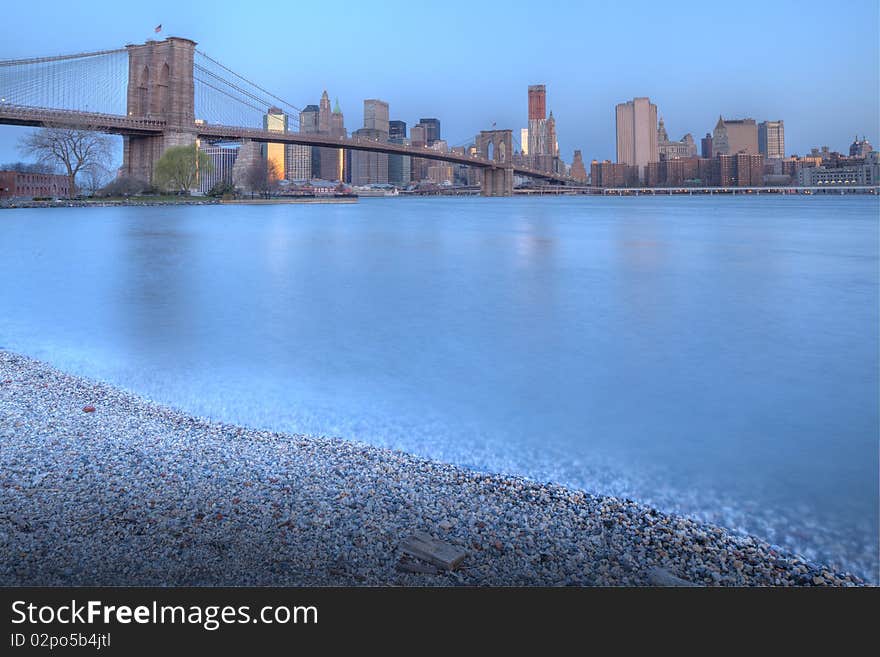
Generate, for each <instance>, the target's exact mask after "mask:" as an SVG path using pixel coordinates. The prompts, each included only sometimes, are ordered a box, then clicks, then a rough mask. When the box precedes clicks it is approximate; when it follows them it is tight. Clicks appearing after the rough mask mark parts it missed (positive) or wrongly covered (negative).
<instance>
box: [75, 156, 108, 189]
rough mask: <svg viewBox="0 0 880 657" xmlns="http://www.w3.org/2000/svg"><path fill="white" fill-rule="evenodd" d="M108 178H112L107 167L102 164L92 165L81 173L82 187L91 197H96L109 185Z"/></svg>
mask: <svg viewBox="0 0 880 657" xmlns="http://www.w3.org/2000/svg"><path fill="white" fill-rule="evenodd" d="M108 178H110V171H109V170H108V169H107V167H105V166H103V165H101V164H92V165H90V166H87V167H85V168H84V169H83V170H82V171H81V172H80V177H79V179H80V182H81V185H80V186H81V187H82V188H84V189H86V190H87V191H88V192H89V195H90V196H95V195H97V193H98V191H99V190H100V189H101V188H102V187H103V186H104V185H105V184H106V183H107V181H108Z"/></svg>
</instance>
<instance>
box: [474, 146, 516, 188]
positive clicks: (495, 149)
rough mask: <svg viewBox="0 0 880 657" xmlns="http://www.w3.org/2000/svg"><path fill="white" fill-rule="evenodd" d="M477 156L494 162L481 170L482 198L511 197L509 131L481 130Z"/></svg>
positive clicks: (511, 151) (511, 152)
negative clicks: (489, 166)
mask: <svg viewBox="0 0 880 657" xmlns="http://www.w3.org/2000/svg"><path fill="white" fill-rule="evenodd" d="M477 150H478V152H479V154H480V155H481V156H483V157H485V158H488V159H490V160H492V161H493V162H495V164H496V166H495V167H494V168H491V169H489V168H486V169H483V182H482V184H481V185H480V193H481V194H482V195H483V196H512V195H513V135H512V132H511V131H510V130H483V131H481V132H480V137H479V139H478V140H477Z"/></svg>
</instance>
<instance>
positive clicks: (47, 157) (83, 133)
mask: <svg viewBox="0 0 880 657" xmlns="http://www.w3.org/2000/svg"><path fill="white" fill-rule="evenodd" d="M19 149H20V150H21V151H22V152H23V153H26V154H28V155H30V156H31V157H34V158H36V160H37V161H38V162H40V163H41V164H47V165H54V166H60V167H61V168H62V170H63V171H64V172H65V173H66V174H67V178H68V181H69V187H70V196H71V197H74V196H76V178H77V176H78V175H79V174H80V173H81V172H85V171H87V170H89V169H90V168H92V167H104V168H105V169H107V168H109V166H110V162H111V160H112V157H113V153H112V151H113V148H112V142H111V139H110V137H109V136H107V135H105V134H103V133H100V132H96V131H95V130H93V129H91V128H89V127H88V126H83V127H78V128H65V127H59V126H47V127H45V128H41V129H40V130H37V131H36V132H33V133H31V134H29V135H27V136H26V137H23V138H22V140H21V142H20V143H19Z"/></svg>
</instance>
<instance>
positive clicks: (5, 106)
mask: <svg viewBox="0 0 880 657" xmlns="http://www.w3.org/2000/svg"><path fill="white" fill-rule="evenodd" d="M0 124H6V125H20V126H32V127H40V126H58V127H67V128H74V127H78V128H87V129H90V130H97V131H101V132H109V133H113V134H120V135H159V134H162V133H163V132H164V131H165V130H166V129H167V128H168V126H167V125H166V123H165V121H161V120H156V119H150V118H146V117H136V116H124V115H117V114H100V113H96V112H78V111H71V110H60V109H51V108H44V107H28V106H21V105H12V104H9V103H2V102H0ZM184 131H185V132H189V130H188V129H184ZM192 132H193V134H194V135H197V136H199V137H202V138H206V139H216V140H228V141H240V140H242V139H249V140H251V141H257V142H273V143H282V144H299V145H303V146H316V147H326V148H344V149H348V150H359V151H369V152H373V153H386V154H389V155H394V154H396V155H407V156H410V157H419V158H423V159H426V160H437V161H441V162H450V163H453V164H464V165H467V166H472V167H479V168H484V169H504V168H511V167H510V166H509V164H507V163H502V162H495V161H493V160H488V159H486V158H483V157H479V156H475V155H460V154H457V153H443V152H441V151H436V150H434V149H432V148H428V147H423V148H419V147H415V146H406V145H403V144H392V143H389V142H381V141H376V140H373V139H366V138H362V137H330V136H328V135H314V134H303V133H298V132H272V131H269V130H260V129H254V128H244V127H238V126H225V125H218V124H209V123H196V124H193V126H192ZM512 168H513V172H514V174H516V175H519V176H529V177H532V178H538V179H542V180H548V181H553V182H558V183H577V182H578V181H575V180H573V179H572V178H568V177H566V176H561V175H559V174H556V173H551V172H548V171H539V170H536V169H529V168H527V167H522V166H517V165H514V166H513V167H512Z"/></svg>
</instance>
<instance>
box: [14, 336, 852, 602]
mask: <svg viewBox="0 0 880 657" xmlns="http://www.w3.org/2000/svg"><path fill="white" fill-rule="evenodd" d="M0 381H4V382H6V381H11V382H12V383H10V384H5V383H4V385H2V386H0V520H2V521H3V523H2V526H3V530H2V533H0V543H2V545H3V549H2V550H0V585H2V586H169V585H176V586H332V585H337V586H345V585H373V586H382V585H425V584H431V585H450V586H459V585H468V586H472V585H497V586H531V585H545V586H563V585H596V586H639V585H644V584H645V583H647V582H649V580H650V578H651V577H653V578H654V579H655V580H656V578H657V577H658V573H660V572H661V571H662V572H665V573H667V574H668V575H670V576H672V577H676V578H678V579H680V580H682V581H683V582H685V583H687V584H690V585H712V586H724V585H735V586H742V585H749V586H772V585H786V586H803V585H813V584H819V585H826V586H853V585H860V584H863V583H864V582H863V581H862V580H861V579H859V578H858V577H857V576H855V575H853V574H850V573H847V572H842V571H840V570H838V569H835V568H833V567H831V566H829V565H822V564H818V563H814V561H817V560H815V559H812V557H811V560H810V561H807V560H806V559H804V558H802V557H800V556H798V555H797V554H794V553H792V552H789V551H786V550H785V549H784V548H780V547H779V546H771V545H770V544H769V543H767V542H765V541H762V540H760V539H758V538H754V537H750V536H748V535H745V534H743V533H741V532H733V531H729V530H725V529H723V528H721V527H718V526H714V525H711V524H708V523H706V522H701V521H699V520H695V519H692V518H688V517H683V516H680V515H676V514H673V513H666V512H663V511H660V510H658V509H656V508H652V507H649V506H646V505H644V504H640V503H638V502H634V501H632V500H630V499H624V498H622V497H621V498H617V497H611V496H607V495H597V494H593V493H586V492H585V491H583V490H578V489H575V488H565V487H563V486H559V485H555V484H546V483H538V482H534V481H531V480H528V479H525V478H521V477H513V476H502V475H492V474H487V473H485V472H478V471H475V470H469V469H466V468H463V467H458V466H453V465H449V464H446V463H442V462H436V461H429V460H426V459H422V458H417V457H415V456H411V455H408V454H406V453H403V452H399V451H392V450H388V449H382V448H378V447H371V446H368V445H364V444H361V443H355V442H350V441H346V440H341V439H333V438H325V437H317V436H303V435H295V434H284V433H274V432H270V431H259V430H255V429H250V428H246V427H240V426H233V425H229V424H223V423H219V422H213V421H210V420H208V419H205V418H198V417H193V416H190V415H187V414H185V413H181V412H178V411H175V410H173V409H170V408H168V407H165V406H161V405H158V404H155V403H152V402H150V401H148V400H145V399H143V398H139V397H137V396H134V395H131V394H129V393H126V392H124V391H122V390H119V389H117V388H114V387H112V386H109V385H105V384H102V383H97V382H94V381H90V380H87V379H83V378H78V377H74V376H70V375H67V374H64V373H62V372H59V371H57V370H55V369H53V368H51V367H49V366H48V365H46V364H44V363H40V362H38V361H35V360H32V359H29V358H26V357H24V356H20V355H17V354H14V353H12V352H9V351H3V350H0ZM82 399H89V400H92V403H91V404H90V406H93V407H94V408H100V409H101V411H100V413H95V414H94V415H90V416H88V417H87V416H86V415H84V414H83V412H80V409H82V410H83V411H85V408H83V407H81V406H80V405H79V404H80V403H81V401H79V402H78V400H82ZM342 493H344V494H342ZM437 518H440V519H441V520H440V521H439V522H436V521H435V519H437ZM435 522H436V525H435V524H434V523H435ZM432 526H436V527H437V528H439V529H440V530H442V531H443V540H444V541H447V542H450V543H453V544H456V545H460V546H463V547H465V546H466V547H468V548H469V549H468V553H469V556H468V564H467V568H463V569H462V570H461V571H458V572H456V573H454V574H451V573H438V574H436V575H433V574H427V573H425V572H409V571H411V570H416V571H418V570H420V569H419V568H418V567H412V568H408V567H407V568H404V569H403V570H401V569H399V568H398V564H399V563H400V554H399V553H398V549H397V546H398V545H399V544H400V541H402V540H403V539H404V538H405V537H407V536H411V535H413V534H414V533H416V532H420V531H429V530H430V528H431V527H432ZM471 546H472V549H470V548H471ZM729 563H732V564H733V567H734V568H736V571H735V572H733V571H728V570H727V567H726V566H725V564H729ZM421 570H424V569H421ZM652 573H653V575H652ZM731 573H733V574H732V575H731ZM667 581H672V580H667Z"/></svg>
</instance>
